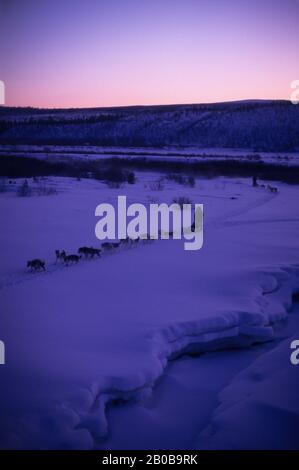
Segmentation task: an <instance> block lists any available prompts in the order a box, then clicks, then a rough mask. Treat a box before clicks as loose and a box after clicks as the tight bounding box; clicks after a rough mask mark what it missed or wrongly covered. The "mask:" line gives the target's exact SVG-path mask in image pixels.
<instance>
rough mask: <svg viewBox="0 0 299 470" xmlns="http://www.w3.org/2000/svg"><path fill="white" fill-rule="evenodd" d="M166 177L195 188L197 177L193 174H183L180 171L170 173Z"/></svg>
mask: <svg viewBox="0 0 299 470" xmlns="http://www.w3.org/2000/svg"><path fill="white" fill-rule="evenodd" d="M166 178H167V179H168V180H169V181H174V182H175V183H177V184H182V185H184V186H190V187H191V188H194V186H195V178H194V176H193V175H182V174H180V173H169V174H168V175H167V176H166Z"/></svg>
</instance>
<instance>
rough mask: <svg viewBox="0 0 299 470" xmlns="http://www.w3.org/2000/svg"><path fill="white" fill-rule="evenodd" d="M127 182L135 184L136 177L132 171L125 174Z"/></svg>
mask: <svg viewBox="0 0 299 470" xmlns="http://www.w3.org/2000/svg"><path fill="white" fill-rule="evenodd" d="M127 182H128V184H135V183H136V176H135V173H134V172H133V171H129V172H128V174H127Z"/></svg>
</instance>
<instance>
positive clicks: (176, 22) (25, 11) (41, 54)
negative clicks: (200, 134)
mask: <svg viewBox="0 0 299 470" xmlns="http://www.w3.org/2000/svg"><path fill="white" fill-rule="evenodd" d="M296 79H299V0H0V80H2V81H4V83H5V104H6V105H10V106H34V107H49V108H69V107H97V106H125V105H141V104H171V103H201V102H218V101H231V100H241V99H257V98H260V99H269V98H270V99H272V98H274V99H289V97H290V83H291V82H292V81H293V80H296Z"/></svg>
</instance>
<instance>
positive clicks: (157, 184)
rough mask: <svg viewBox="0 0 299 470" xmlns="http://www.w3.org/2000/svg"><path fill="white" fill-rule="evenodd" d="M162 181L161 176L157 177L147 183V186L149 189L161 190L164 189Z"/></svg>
mask: <svg viewBox="0 0 299 470" xmlns="http://www.w3.org/2000/svg"><path fill="white" fill-rule="evenodd" d="M164 186H165V185H164V181H163V178H159V179H158V180H157V181H153V182H152V183H149V185H148V187H149V189H150V190H151V191H163V189H164Z"/></svg>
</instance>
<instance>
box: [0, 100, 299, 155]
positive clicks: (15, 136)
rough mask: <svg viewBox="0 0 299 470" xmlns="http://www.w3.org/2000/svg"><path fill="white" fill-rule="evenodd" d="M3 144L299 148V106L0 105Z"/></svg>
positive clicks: (273, 103) (253, 103) (279, 103)
mask: <svg viewBox="0 0 299 470" xmlns="http://www.w3.org/2000/svg"><path fill="white" fill-rule="evenodd" d="M0 143H3V144H4V143H19V144H26V143H27V144H69V145H71V144H73V145H74V144H92V145H102V146H139V147H148V146H154V147H158V146H167V145H177V146H196V147H198V148H231V149H232V148H246V149H251V150H254V149H256V150H259V151H294V150H296V149H299V106H295V105H293V104H291V103H290V102H288V101H274V100H273V101H269V100H267V101H263V100H261V101H259V100H252V101H240V102H228V103H217V104H195V105H169V106H135V107H124V108H95V109H68V110H65V109H61V110H60V109H58V110H49V109H45V110H42V109H31V108H8V107H1V108H0Z"/></svg>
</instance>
